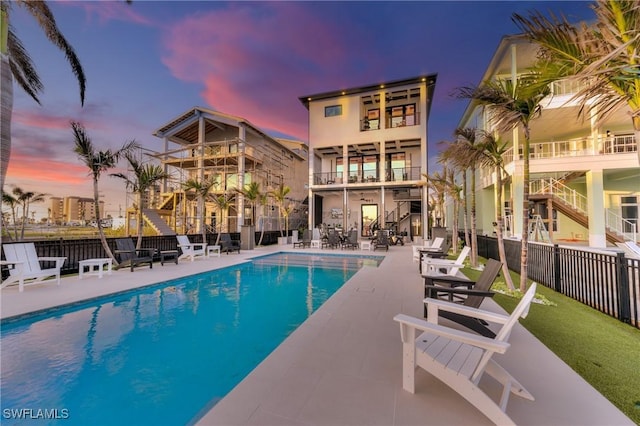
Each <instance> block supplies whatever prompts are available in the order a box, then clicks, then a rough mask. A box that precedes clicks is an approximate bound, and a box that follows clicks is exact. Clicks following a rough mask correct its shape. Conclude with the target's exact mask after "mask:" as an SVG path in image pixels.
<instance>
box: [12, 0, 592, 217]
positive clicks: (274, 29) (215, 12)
mask: <svg viewBox="0 0 640 426" xmlns="http://www.w3.org/2000/svg"><path fill="white" fill-rule="evenodd" d="M589 4H590V2H581V1H571V2H560V1H553V2H544V1H518V2H516V1H501V2H493V1H466V2H462V1H414V2H387V1H379V2H293V1H291V2H217V1H216V2H214V1H184V2H178V1H141V0H137V1H134V2H133V3H131V4H129V5H127V4H126V3H125V2H120V1H103V2H97V1H88V2H84V1H54V2H49V5H50V7H51V9H52V11H53V13H54V16H55V17H56V20H57V22H58V26H59V28H60V30H61V31H62V32H63V34H64V35H65V37H66V38H67V40H68V41H69V42H70V44H71V45H72V46H73V47H74V48H75V50H76V53H77V54H78V56H79V58H80V61H81V63H82V65H83V67H84V70H85V73H86V76H87V92H86V99H85V105H84V107H81V106H80V101H79V91H78V85H77V82H76V81H75V78H74V76H73V74H72V73H71V70H70V67H69V66H68V64H67V63H66V61H65V58H64V56H63V55H62V53H61V52H60V51H59V50H57V49H56V48H55V47H54V46H53V45H51V44H50V43H49V42H48V40H46V38H45V37H44V35H43V34H42V31H41V30H40V28H39V27H38V26H37V24H36V22H35V21H34V20H33V19H32V18H31V16H29V15H27V14H26V13H25V12H24V11H23V10H22V9H21V8H20V7H16V6H14V8H13V11H12V14H11V16H10V19H11V24H12V25H13V27H14V30H15V32H16V33H17V35H18V37H19V38H20V39H21V40H22V42H23V44H24V45H25V47H26V49H27V51H28V52H29V54H30V56H31V57H32V59H33V61H34V63H35V65H36V67H37V70H38V72H39V74H40V77H41V79H42V80H43V82H44V85H45V90H44V93H42V94H41V96H40V100H41V103H42V105H38V104H37V103H35V102H34V101H33V100H32V99H31V98H29V97H28V96H27V95H26V94H25V93H24V92H22V90H21V89H20V88H17V87H16V88H15V90H14V111H13V120H12V135H13V136H12V137H13V146H12V154H11V161H10V165H9V171H8V175H7V181H6V184H7V185H12V184H14V185H18V186H20V187H21V188H23V189H24V190H30V191H37V192H44V193H48V194H50V195H53V196H69V195H76V196H85V197H91V196H92V186H91V180H90V178H89V177H88V175H87V169H86V168H85V166H83V165H82V164H81V163H80V161H79V160H78V159H77V157H76V155H75V154H74V153H73V151H72V150H73V137H72V133H71V128H70V126H69V121H70V120H75V121H80V122H81V123H82V124H83V125H84V126H85V127H86V129H87V132H88V134H89V136H90V137H91V138H92V140H93V142H94V144H96V145H97V146H98V148H99V149H107V148H109V147H112V148H117V147H119V146H121V145H122V144H123V143H124V142H126V141H129V140H131V139H136V140H137V141H138V142H139V143H141V144H142V145H143V146H144V147H146V148H149V149H153V150H158V149H161V145H162V141H161V140H160V139H158V138H156V137H154V136H152V133H153V131H154V130H156V129H158V128H159V127H161V126H162V125H164V124H165V123H167V122H169V121H170V120H171V119H173V118H174V117H176V116H178V115H180V114H182V113H183V112H185V111H187V110H188V109H190V108H192V107H193V106H204V107H207V108H212V109H214V110H218V111H221V112H225V113H229V114H234V115H239V116H241V117H244V118H245V119H247V120H249V121H250V122H252V123H253V124H255V125H256V126H258V127H260V128H262V129H263V130H265V131H266V132H267V133H269V134H271V135H273V136H285V137H290V138H295V139H299V140H303V141H305V142H306V141H307V110H306V109H305V108H304V107H303V106H302V104H301V103H300V102H299V100H298V97H299V96H303V95H308V94H313V93H320V92H325V91H332V90H338V89H342V88H348V87H354V86H362V85H367V84H375V83H380V82H384V81H389V80H396V79H403V78H409V77H415V76H418V75H420V74H423V73H437V74H438V79H437V83H436V91H435V97H434V102H433V105H432V109H431V115H430V117H429V134H428V137H429V144H430V147H431V152H430V162H432V163H433V162H434V161H435V156H436V154H437V151H438V146H437V142H439V141H442V140H450V139H451V134H452V132H453V131H454V129H455V127H456V126H457V124H458V121H459V119H460V117H461V116H462V113H463V111H464V109H465V107H466V105H467V102H466V101H462V100H457V99H454V98H452V97H451V96H450V93H451V92H452V91H453V89H455V88H456V87H460V86H465V85H475V84H478V83H479V82H480V79H481V78H482V74H483V73H484V71H485V69H486V67H487V65H488V63H489V61H490V60H491V57H492V55H493V54H494V52H495V49H496V48H497V46H498V43H499V42H500V40H501V38H502V37H503V36H505V35H509V34H514V33H516V32H517V28H516V27H515V25H514V24H513V22H512V21H511V16H512V14H513V13H516V12H517V13H521V14H525V15H526V14H527V13H528V12H529V11H533V10H538V11H541V12H543V13H548V12H549V11H553V12H554V13H556V14H558V13H563V14H565V15H566V16H567V17H568V18H569V20H570V21H572V22H577V21H580V20H585V19H586V20H589V19H592V17H593V14H592V12H591V10H590V8H589ZM100 187H101V191H102V192H103V193H104V200H105V202H106V210H107V213H108V214H111V215H113V216H117V214H118V211H119V209H120V208H123V209H124V208H125V207H126V205H127V201H126V200H125V196H124V194H125V190H124V185H123V182H122V181H121V180H118V179H115V178H112V177H109V176H104V177H103V178H102V179H101V181H100ZM5 189H6V190H10V186H9V187H7V188H5ZM47 205H48V203H46V204H45V203H43V204H40V205H37V206H35V207H36V209H37V210H38V213H37V214H36V219H37V220H39V219H40V218H41V217H45V216H46V210H47Z"/></svg>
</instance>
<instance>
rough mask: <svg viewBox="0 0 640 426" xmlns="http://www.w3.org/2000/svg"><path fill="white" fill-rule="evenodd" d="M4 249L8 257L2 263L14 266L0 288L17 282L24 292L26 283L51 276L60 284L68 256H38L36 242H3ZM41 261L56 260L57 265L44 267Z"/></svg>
mask: <svg viewBox="0 0 640 426" xmlns="http://www.w3.org/2000/svg"><path fill="white" fill-rule="evenodd" d="M2 250H3V251H4V257H5V259H6V261H3V262H2V263H3V264H5V265H7V266H8V267H9V266H13V267H12V268H9V277H8V278H7V279H6V280H4V282H3V283H2V285H0V288H4V287H6V286H8V285H10V284H15V283H16V282H17V283H18V290H19V291H21V292H22V291H24V286H25V285H31V284H39V283H42V282H43V281H45V280H46V279H47V278H51V277H55V279H56V284H57V285H60V269H61V268H62V266H63V265H64V262H65V260H67V258H66V257H38V253H37V252H36V246H35V244H34V243H15V244H3V245H2ZM40 262H55V266H52V267H49V268H42V267H41V265H40ZM25 281H26V283H25Z"/></svg>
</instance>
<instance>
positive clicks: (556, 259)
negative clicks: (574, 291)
mask: <svg viewBox="0 0 640 426" xmlns="http://www.w3.org/2000/svg"><path fill="white" fill-rule="evenodd" d="M552 250H553V288H554V289H555V290H556V291H557V292H558V293H562V288H561V282H560V248H559V247H558V245H557V244H554V245H553V249H552Z"/></svg>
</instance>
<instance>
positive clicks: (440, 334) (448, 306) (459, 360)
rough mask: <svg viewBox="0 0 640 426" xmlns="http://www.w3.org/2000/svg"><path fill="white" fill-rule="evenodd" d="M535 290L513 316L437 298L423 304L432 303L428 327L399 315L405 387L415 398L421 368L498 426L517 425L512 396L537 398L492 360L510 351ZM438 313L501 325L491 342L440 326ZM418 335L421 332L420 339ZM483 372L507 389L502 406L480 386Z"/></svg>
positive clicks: (471, 334) (523, 299) (531, 289)
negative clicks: (511, 408) (510, 404)
mask: <svg viewBox="0 0 640 426" xmlns="http://www.w3.org/2000/svg"><path fill="white" fill-rule="evenodd" d="M535 291H536V283H533V284H532V285H531V287H530V288H529V290H528V291H527V292H526V294H525V295H524V297H523V298H522V300H521V301H520V303H519V304H518V306H516V308H515V309H514V311H513V313H512V314H511V315H502V314H496V313H493V312H487V311H483V310H480V309H474V308H469V307H465V306H462V305H459V304H455V303H450V302H446V301H443V300H438V299H425V303H428V306H427V309H428V318H429V322H427V321H424V320H422V319H418V318H414V317H411V316H408V315H404V314H398V315H396V316H395V317H394V320H396V321H398V322H399V323H400V334H401V337H402V347H403V355H402V359H403V361H402V376H403V378H402V386H403V388H404V389H405V390H406V391H408V392H411V393H415V370H416V366H417V367H420V368H423V369H424V370H426V371H427V372H429V373H430V374H432V375H433V376H435V377H436V378H438V379H439V380H441V381H442V382H443V383H445V384H446V385H447V386H449V387H450V388H451V389H453V390H454V391H456V392H457V393H458V394H460V395H461V396H462V397H463V398H465V399H466V400H467V401H469V402H470V403H471V404H473V406H475V407H476V408H477V409H478V410H479V411H480V412H482V414H484V415H485V416H487V417H488V418H489V419H490V420H491V421H493V422H494V423H495V424H498V425H504V424H509V425H512V424H515V423H514V422H513V420H511V418H510V417H509V416H508V415H507V414H506V412H505V411H506V408H507V402H508V401H509V394H510V393H514V394H516V395H518V396H520V397H522V398H525V399H529V400H531V401H533V400H534V398H533V395H531V394H530V393H529V392H528V391H527V390H526V389H525V388H524V387H523V386H522V385H521V384H520V383H519V382H518V381H517V380H516V379H514V378H513V376H511V374H509V373H508V372H507V371H506V370H505V369H504V368H502V367H501V366H500V365H499V364H498V363H496V362H495V361H494V360H493V359H492V356H493V354H494V353H500V354H503V353H505V352H506V351H507V349H508V348H509V346H510V344H509V343H508V342H507V339H508V338H509V335H510V333H511V329H512V328H513V326H514V325H515V323H516V322H517V321H518V318H520V317H522V318H524V317H526V316H527V313H528V312H529V305H530V304H531V301H532V300H533V296H534V295H535ZM439 310H447V311H450V312H456V313H459V314H462V315H468V316H471V317H474V318H479V319H483V320H485V321H489V322H493V323H501V324H503V325H502V328H501V329H500V331H498V332H497V334H496V337H495V338H493V339H490V338H487V337H484V336H479V335H477V334H474V333H469V332H466V331H462V330H458V329H453V328H449V327H444V326H442V325H439V324H438V323H437V322H438V311H439ZM418 331H420V332H422V333H421V334H419V333H417V332H418ZM418 334H419V335H418ZM485 373H486V374H488V375H489V376H491V377H493V378H494V379H496V380H497V381H498V382H499V383H501V384H502V385H503V392H502V396H501V398H500V401H499V402H496V401H494V400H493V399H492V398H491V397H489V396H488V395H487V394H486V393H485V392H484V391H483V390H482V389H480V388H479V387H478V383H479V382H480V379H481V378H482V376H483V375H484V374H485Z"/></svg>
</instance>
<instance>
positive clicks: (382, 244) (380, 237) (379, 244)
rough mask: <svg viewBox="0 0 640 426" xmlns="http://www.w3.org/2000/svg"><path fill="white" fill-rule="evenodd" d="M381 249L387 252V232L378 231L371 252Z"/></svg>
mask: <svg viewBox="0 0 640 426" xmlns="http://www.w3.org/2000/svg"><path fill="white" fill-rule="evenodd" d="M382 249H385V250H386V251H389V233H388V232H387V231H383V230H379V231H378V232H377V233H376V237H375V239H374V240H373V250H374V251H375V250H382Z"/></svg>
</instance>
